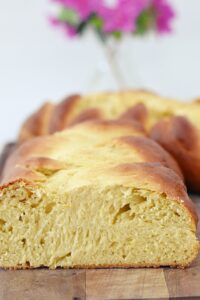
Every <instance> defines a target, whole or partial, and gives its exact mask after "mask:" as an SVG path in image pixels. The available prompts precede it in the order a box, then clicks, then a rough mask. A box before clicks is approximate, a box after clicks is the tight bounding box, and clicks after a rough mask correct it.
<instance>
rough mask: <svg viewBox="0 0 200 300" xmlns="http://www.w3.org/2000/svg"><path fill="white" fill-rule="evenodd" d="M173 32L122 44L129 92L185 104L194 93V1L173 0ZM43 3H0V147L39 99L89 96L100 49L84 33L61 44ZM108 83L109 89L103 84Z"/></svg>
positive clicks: (197, 61) (199, 31)
mask: <svg viewBox="0 0 200 300" xmlns="http://www.w3.org/2000/svg"><path fill="white" fill-rule="evenodd" d="M171 3H172V4H173V7H174V9H175V11H176V14H177V16H176V19H175V21H174V23H173V34H170V35H166V36H165V37H164V38H163V37H157V36H155V35H149V36H146V37H144V38H135V39H132V41H131V44H129V42H128V41H127V43H126V44H125V48H126V49H125V51H126V53H127V50H128V53H129V55H132V56H133V58H134V68H135V74H136V78H134V79H133V81H134V82H133V87H136V86H138V87H145V88H148V89H152V90H155V91H157V92H159V93H161V94H162V95H164V96H169V97H173V98H178V99H183V100H185V101H187V100H189V99H191V98H196V97H198V96H200V76H199V70H200V58H199V57H200V18H199V12H200V1H197V0H190V1H188V0H173V1H171ZM51 6H52V5H51V3H50V2H49V1H48V0H34V1H30V0H29V1H27V0H16V1H13V0H7V1H3V0H0V104H1V110H0V112H1V117H0V128H1V134H0V143H2V142H5V141H10V140H13V139H14V138H15V136H16V134H17V132H18V128H19V126H20V124H21V122H22V121H23V120H24V119H25V118H26V117H27V115H28V114H29V113H31V112H32V111H33V110H34V109H36V108H37V107H38V106H39V105H40V104H42V103H43V102H44V101H46V100H53V101H59V100H60V99H62V98H63V96H65V95H67V94H70V93H75V92H91V91H94V90H96V89H98V85H97V88H95V85H94V84H93V82H92V78H93V74H94V71H95V69H96V68H97V65H98V64H99V63H100V62H101V61H102V60H103V58H102V55H103V54H102V49H101V48H100V47H99V45H98V43H97V42H96V38H95V36H94V35H93V34H92V33H90V32H88V34H87V35H85V36H84V37H83V38H81V39H77V40H70V39H67V38H66V37H65V36H64V35H63V34H62V32H59V31H57V30H54V29H52V28H51V26H50V25H49V23H48V20H47V17H48V15H49V13H50V12H51V10H52V8H51ZM107 86H109V87H110V89H114V87H113V83H112V82H109V79H108V80H107Z"/></svg>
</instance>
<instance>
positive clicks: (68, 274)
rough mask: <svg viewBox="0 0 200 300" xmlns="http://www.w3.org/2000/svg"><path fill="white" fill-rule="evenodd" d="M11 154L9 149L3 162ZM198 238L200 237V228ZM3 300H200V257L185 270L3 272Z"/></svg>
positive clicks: (197, 198)
mask: <svg viewBox="0 0 200 300" xmlns="http://www.w3.org/2000/svg"><path fill="white" fill-rule="evenodd" d="M10 147H13V145H12V146H10ZM8 150H9V147H8V146H7V150H5V151H4V157H3V160H5V157H6V156H7V155H6V152H7V151H8ZM0 161H1V166H3V161H2V160H1V159H0ZM192 199H193V200H194V202H195V203H196V206H197V210H198V212H199V216H200V196H192ZM198 236H199V237H200V226H199V227H198ZM180 247H181V245H180ZM1 299H2V300H40V299H41V300H68V299H69V300H85V299H87V300H117V299H123V300H128V299H138V300H139V299H146V300H147V299H160V300H162V299H163V300H164V299H165V300H166V299H177V300H178V299H188V300H192V299H200V257H198V259H197V260H196V261H195V262H194V263H193V265H192V266H191V267H190V268H188V269H185V270H180V269H170V268H159V269H111V270H109V269H108V270H105V269H99V270H62V269H58V270H48V269H38V270H18V271H5V270H0V300H1Z"/></svg>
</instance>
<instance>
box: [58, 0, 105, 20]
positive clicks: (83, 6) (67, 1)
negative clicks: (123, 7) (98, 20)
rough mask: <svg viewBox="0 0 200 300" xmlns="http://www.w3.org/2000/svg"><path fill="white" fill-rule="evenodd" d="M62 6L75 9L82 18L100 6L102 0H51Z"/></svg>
mask: <svg viewBox="0 0 200 300" xmlns="http://www.w3.org/2000/svg"><path fill="white" fill-rule="evenodd" d="M53 1H54V2H57V3H60V4H61V5H62V6H65V7H67V8H70V9H73V10H75V11H76V12H77V13H78V14H79V16H80V18H81V19H82V20H84V19H86V18H87V17H88V16H89V15H90V14H91V13H93V12H96V11H97V10H98V9H99V8H100V7H101V6H102V2H103V1H102V0H53Z"/></svg>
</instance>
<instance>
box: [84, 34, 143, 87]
mask: <svg viewBox="0 0 200 300" xmlns="http://www.w3.org/2000/svg"><path fill="white" fill-rule="evenodd" d="M99 47H101V50H102V55H101V59H100V61H99V62H97V64H96V67H95V68H96V69H95V71H94V74H93V77H92V79H91V81H90V84H89V87H88V90H90V91H93V92H96V91H105V90H116V91H117V90H125V89H132V88H140V87H141V84H142V83H141V79H140V75H139V70H138V66H137V63H136V62H135V60H134V58H135V57H134V50H133V42H127V40H126V41H124V40H116V39H110V40H108V41H107V42H106V43H103V42H102V43H101V42H100V41H99Z"/></svg>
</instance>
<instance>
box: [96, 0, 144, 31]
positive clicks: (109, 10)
mask: <svg viewBox="0 0 200 300" xmlns="http://www.w3.org/2000/svg"><path fill="white" fill-rule="evenodd" d="M148 3H149V1H148V0H118V1H117V4H116V6H114V7H105V6H104V7H102V8H100V9H99V14H100V16H101V17H102V19H103V21H104V31H105V32H113V31H124V32H133V31H134V30H135V28H136V20H137V18H138V16H139V15H140V13H141V12H142V11H143V10H144V9H145V8H146V7H147V5H148Z"/></svg>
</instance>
